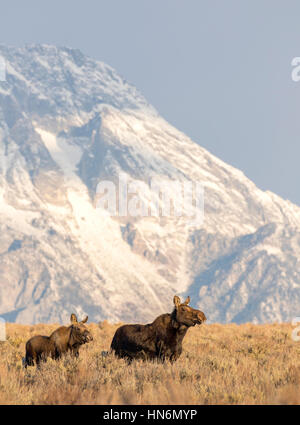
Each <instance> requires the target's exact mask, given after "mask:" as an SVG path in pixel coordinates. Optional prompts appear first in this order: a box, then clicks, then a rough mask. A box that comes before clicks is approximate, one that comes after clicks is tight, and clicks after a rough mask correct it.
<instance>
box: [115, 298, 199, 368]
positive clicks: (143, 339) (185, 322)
mask: <svg viewBox="0 0 300 425" xmlns="http://www.w3.org/2000/svg"><path fill="white" fill-rule="evenodd" d="M173 301H174V310H173V312H172V313H171V314H168V313H167V314H162V315H161V316H158V317H157V318H156V319H155V320H154V322H152V323H150V324H148V325H124V326H121V327H120V328H118V329H117V330H116V333H115V335H114V337H113V340H112V343H111V350H113V351H114V352H115V354H116V355H117V356H118V357H121V358H122V357H123V358H126V359H127V360H129V361H131V360H133V359H144V360H147V359H155V358H157V359H159V360H161V361H164V360H170V361H175V360H177V359H178V357H179V356H180V355H181V352H182V341H183V338H184V336H185V334H186V332H187V330H188V329H189V328H190V327H191V326H195V325H197V324H201V323H203V322H204V321H205V320H206V317H205V314H204V313H203V312H202V311H200V310H195V309H194V308H192V307H190V306H188V304H189V302H190V297H188V298H187V299H186V300H185V302H184V303H181V301H180V298H179V297H178V296H177V295H175V296H174V299H173Z"/></svg>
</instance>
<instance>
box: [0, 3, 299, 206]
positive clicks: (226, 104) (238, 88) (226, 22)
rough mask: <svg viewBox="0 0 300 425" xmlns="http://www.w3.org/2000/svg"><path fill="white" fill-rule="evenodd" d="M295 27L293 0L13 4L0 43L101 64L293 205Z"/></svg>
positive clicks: (2, 12)
mask: <svg viewBox="0 0 300 425" xmlns="http://www.w3.org/2000/svg"><path fill="white" fill-rule="evenodd" d="M299 19H300V1H299V0H295V1H289V0H285V1H283V0H282V1H274V0H268V1H266V0H251V1H250V0H249V1H246V0H238V1H232V0H226V1H224V0H219V1H213V0H207V1H201V0H184V1H183V0H180V1H179V0H151V1H150V0H126V1H125V0H106V1H102V0H94V1H91V0H85V1H76V0H73V1H69V0H64V1H62V0H59V1H57V0H51V1H50V0H48V1H38V0H35V1H33V0H26V1H15V0H10V1H9V2H2V3H1V8H0V42H3V43H7V44H15V45H24V44H25V43H35V42H36V43H51V44H57V45H66V46H69V47H75V48H79V49H81V50H82V51H83V53H86V54H88V55H90V56H92V57H94V58H96V59H100V60H102V61H104V62H107V63H108V64H110V65H111V66H113V67H114V68H116V70H117V71H118V72H119V73H120V74H121V75H122V76H123V77H124V78H125V79H127V80H128V81H129V82H130V83H132V84H134V85H135V86H136V87H137V88H138V89H139V90H140V91H141V92H142V93H143V94H144V95H145V97H146V98H147V99H148V101H149V102H150V103H152V104H153V105H154V106H155V107H156V109H157V110H158V111H159V112H160V113H161V114H162V115H163V116H164V117H165V118H166V119H167V120H168V121H169V122H171V123H172V124H173V125H175V126H176V127H177V128H179V129H180V130H182V131H184V132H185V133H186V134H187V135H189V136H190V137H191V138H192V139H193V140H194V141H196V142H197V143H199V144H200V145H202V146H203V147H205V148H207V149H208V150H209V151H210V152H212V153H214V154H215V155H217V156H218V157H220V158H221V159H223V160H225V161H226V162H228V163H230V164H232V165H234V166H236V167H238V168H240V169H241V170H242V171H243V172H244V173H245V174H246V175H247V176H248V177H249V178H251V179H252V180H253V181H254V182H255V183H256V184H257V185H258V186H259V187H260V188H262V189H269V190H272V191H274V192H276V193H278V194H279V195H281V196H282V197H284V198H288V199H290V200H292V201H293V202H295V203H297V204H298V205H300V190H299V185H300V167H299V157H300V140H299V136H300V81H299V82H298V83H296V82H294V81H292V78H291V71H292V67H291V61H292V59H293V58H294V57H296V56H300V21H299Z"/></svg>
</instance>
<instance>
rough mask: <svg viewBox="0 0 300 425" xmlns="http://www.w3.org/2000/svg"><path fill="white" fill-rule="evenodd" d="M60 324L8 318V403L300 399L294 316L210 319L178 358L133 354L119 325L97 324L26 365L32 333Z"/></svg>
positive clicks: (4, 395)
mask: <svg viewBox="0 0 300 425" xmlns="http://www.w3.org/2000/svg"><path fill="white" fill-rule="evenodd" d="M58 326H59V325H58V324H56V325H54V324H53V325H42V324H40V325H35V326H24V325H17V324H7V341H5V342H0V403H1V404H274V403H283V404H300V391H299V390H300V388H299V383H300V343H298V342H295V341H293V340H292V338H291V332H292V327H291V325H289V324H274V325H253V324H243V325H234V324H229V325H219V324H203V325H201V326H199V327H195V328H192V329H190V330H189V332H188V334H187V336H186V338H185V340H184V342H183V353H182V356H181V357H180V358H179V359H178V360H177V361H176V362H175V363H174V364H171V363H169V362H165V363H163V364H161V363H158V362H155V361H154V362H143V361H134V362H132V364H130V365H128V364H127V363H126V361H124V360H121V359H118V358H116V357H115V356H114V355H113V354H108V355H107V356H103V354H102V351H107V350H109V347H110V343H111V340H112V337H113V335H114V332H115V331H116V329H117V327H118V326H120V324H119V325H112V324H109V323H107V322H102V323H99V324H93V323H92V324H90V325H88V328H89V329H90V330H91V332H92V334H93V337H94V341H93V342H91V343H89V344H86V345H85V346H83V347H82V348H81V350H80V356H79V358H78V359H76V358H72V357H71V356H70V355H66V356H64V357H63V358H62V359H60V360H56V361H55V360H52V359H49V360H48V361H47V363H44V364H42V366H41V367H40V369H36V368H35V367H29V368H28V369H27V370H25V369H24V368H23V366H22V357H24V354H25V343H26V341H27V340H28V339H29V338H30V337H32V336H33V335H36V334H42V335H49V334H50V333H51V332H52V331H54V330H55V329H56V328H57V327H58Z"/></svg>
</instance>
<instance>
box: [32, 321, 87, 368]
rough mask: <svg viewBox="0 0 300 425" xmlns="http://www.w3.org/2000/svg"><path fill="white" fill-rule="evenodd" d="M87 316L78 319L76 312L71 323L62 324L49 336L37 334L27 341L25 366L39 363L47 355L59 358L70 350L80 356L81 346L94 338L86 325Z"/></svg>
mask: <svg viewBox="0 0 300 425" xmlns="http://www.w3.org/2000/svg"><path fill="white" fill-rule="evenodd" d="M87 320H88V317H86V318H85V319H84V320H82V321H81V322H78V321H77V317H76V315H75V314H71V325H70V326H61V327H59V328H58V329H56V330H55V331H54V332H53V333H52V334H51V335H50V336H49V337H48V336H42V335H36V336H34V337H32V338H30V339H29V341H27V343H26V356H25V367H27V366H33V365H34V362H35V363H36V364H37V365H39V363H40V362H41V360H44V361H46V359H47V357H51V358H53V359H58V358H59V357H61V355H62V354H64V353H66V352H67V351H70V352H71V354H72V355H74V356H76V357H78V356H79V347H80V346H81V345H82V344H85V343H87V342H90V341H92V340H93V337H92V335H91V333H90V332H89V331H88V329H87V327H86V326H85V325H84V323H86V322H87Z"/></svg>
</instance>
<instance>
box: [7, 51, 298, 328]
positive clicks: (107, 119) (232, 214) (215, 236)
mask: <svg viewBox="0 0 300 425" xmlns="http://www.w3.org/2000/svg"><path fill="white" fill-rule="evenodd" d="M0 54H1V55H3V57H4V58H5V60H6V64H7V69H6V71H7V72H6V82H2V83H0V105H1V107H0V140H1V151H0V187H1V193H0V196H1V206H0V214H1V221H0V224H1V229H2V232H1V237H0V249H1V252H0V255H1V259H2V261H1V262H0V315H2V316H3V317H8V318H9V317H13V318H14V320H16V321H20V322H26V323H35V322H37V321H60V322H65V321H66V318H67V317H68V316H69V313H70V310H72V311H75V312H76V313H77V314H79V315H81V314H83V313H88V314H89V315H90V317H91V319H92V320H103V319H109V320H111V321H118V320H124V321H143V322H145V321H147V320H151V319H152V318H154V317H155V315H157V314H160V313H161V312H164V311H165V310H166V309H167V310H169V309H170V308H171V301H172V297H173V295H174V293H181V294H187V293H191V295H192V296H193V297H192V303H194V304H195V305H197V306H199V307H200V308H201V309H202V310H203V311H205V314H206V315H207V317H208V319H209V320H212V321H221V322H227V321H237V322H240V321H253V322H264V321H272V320H273V321H274V320H276V321H282V320H290V319H291V318H292V317H294V316H295V315H297V308H298V305H299V300H300V298H299V283H298V282H299V272H298V269H299V264H298V258H299V251H300V236H299V229H300V208H299V207H298V206H296V205H294V204H292V203H291V202H290V201H285V200H283V199H282V198H280V197H279V196H277V195H275V194H273V193H272V192H269V191H267V192H264V191H262V190H260V189H258V188H257V187H256V186H255V184H254V183H253V182H251V180H249V179H248V178H247V177H246V176H245V175H244V174H243V173H242V172H241V171H240V170H238V169H236V168H234V167H232V166H230V165H228V164H226V163H225V162H223V161H222V160H220V159H218V158H216V157H215V156H214V155H212V154H210V153H209V152H208V151H207V150H206V149H204V148H202V147H201V146H199V145H197V144H196V143H194V142H193V141H192V140H191V139H190V138H189V137H187V136H185V135H184V134H183V133H182V132H180V131H178V130H177V129H175V128H174V127H173V126H171V125H170V124H168V123H167V122H166V121H165V120H164V119H163V118H161V117H160V116H159V114H158V112H157V111H156V110H155V109H154V108H153V107H152V106H151V105H149V104H148V102H147V101H146V100H145V99H144V97H143V96H142V95H140V93H139V92H138V91H137V90H136V89H135V88H134V87H133V86H131V85H129V84H128V83H127V82H126V81H125V80H124V79H122V78H121V77H120V76H119V75H118V74H117V72H116V71H115V70H113V68H111V67H109V66H107V65H106V64H103V63H102V62H99V61H95V60H93V59H91V58H88V57H86V56H84V55H83V54H82V53H79V52H78V51H77V50H74V49H68V48H58V47H55V46H49V45H47V46H45V45H39V46H34V45H31V46H30V47H25V48H13V49H12V48H7V47H3V46H1V45H0ZM120 172H122V173H125V174H126V175H127V176H128V178H129V180H131V181H132V180H137V181H139V182H140V183H141V184H143V185H144V187H145V193H148V192H147V191H149V188H147V185H146V183H147V181H148V179H149V178H151V177H154V176H157V175H158V176H163V177H165V178H168V179H170V180H179V181H185V180H189V181H200V182H202V183H203V184H204V187H205V216H204V223H203V225H201V226H199V228H198V229H197V228H196V229H190V228H189V227H188V226H187V225H186V223H185V221H184V220H183V218H174V217H168V218H162V217H160V218H158V219H156V218H155V217H142V218H133V217H127V218H125V219H124V218H118V217H114V218H112V217H109V216H108V215H107V213H105V211H101V210H99V209H95V206H94V203H95V196H96V187H97V184H98V182H99V181H100V180H104V179H107V180H112V181H115V179H116V178H117V177H118V174H119V173H120ZM268 232H269V233H268ZM18 241H19V242H18ZM264 241H268V243H267V244H266V243H265V242H264ZM226 253H227V256H226ZM120 259H121V261H120ZM225 259H226V261H225ZM247 273H248V274H247ZM6 282H8V284H7V283H6ZM257 282H258V283H257ZM7 285H8V287H7ZM260 297H261V299H260ZM237 300H239V301H237Z"/></svg>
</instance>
